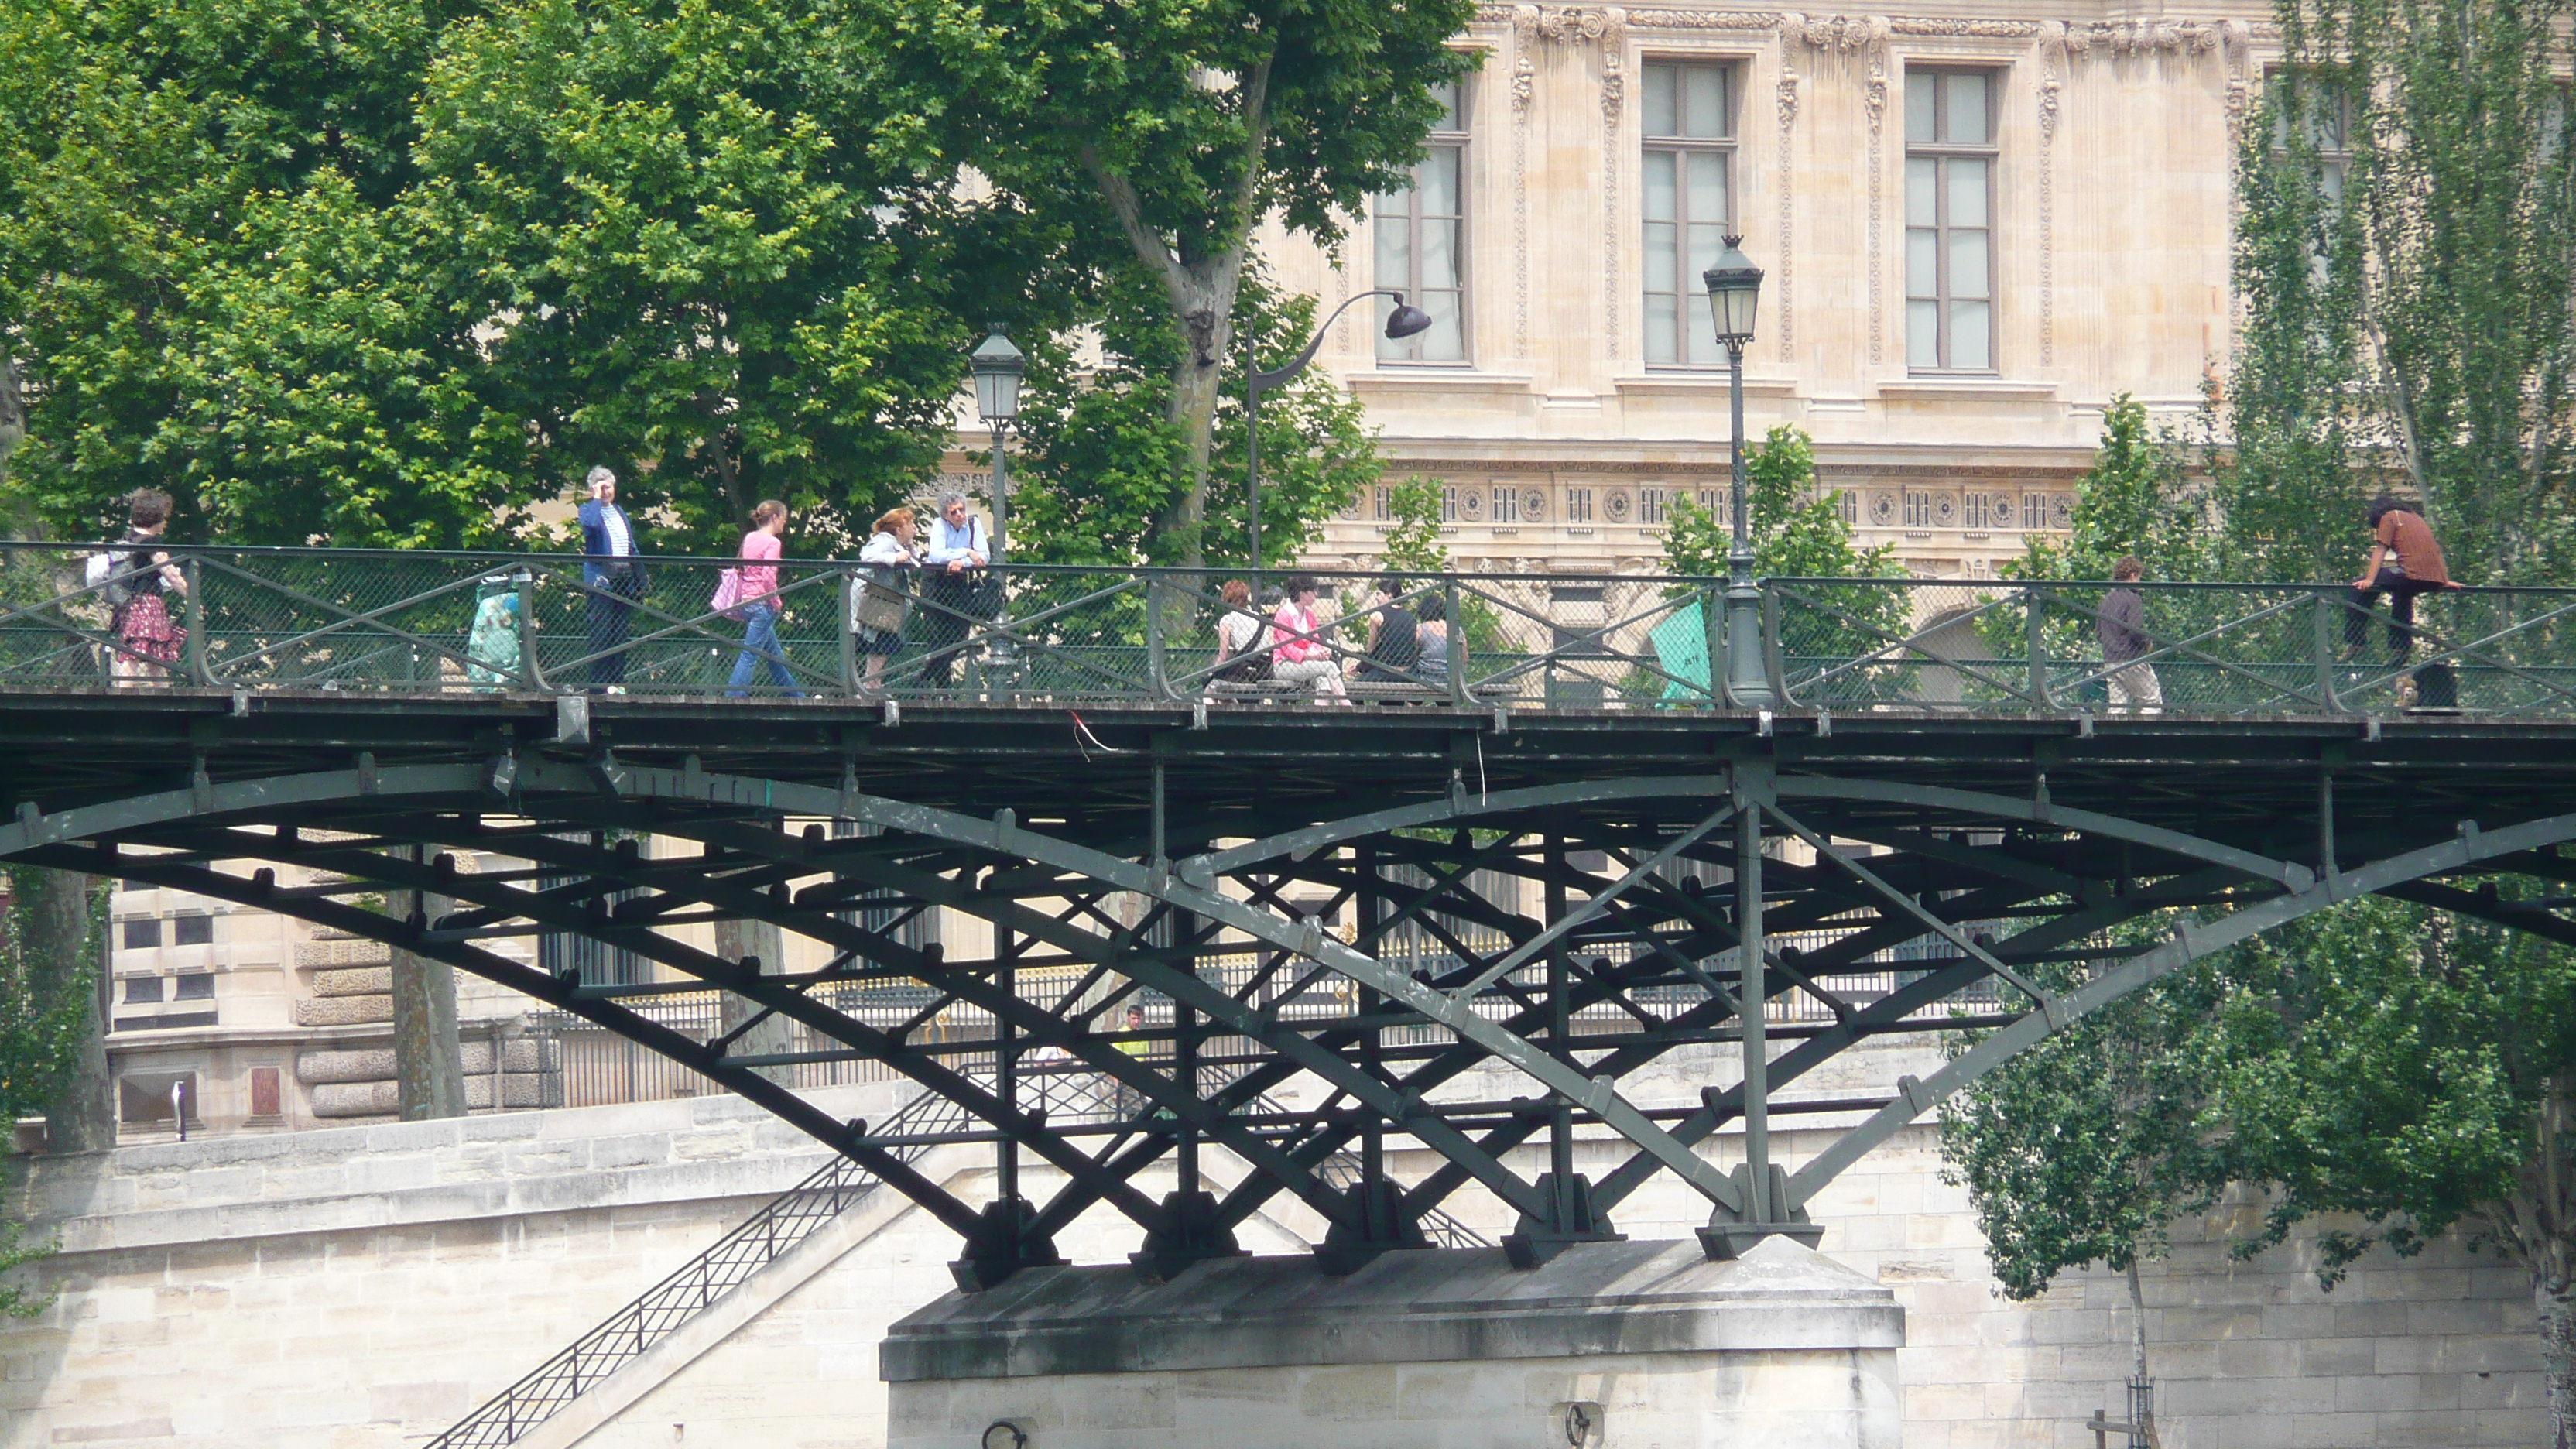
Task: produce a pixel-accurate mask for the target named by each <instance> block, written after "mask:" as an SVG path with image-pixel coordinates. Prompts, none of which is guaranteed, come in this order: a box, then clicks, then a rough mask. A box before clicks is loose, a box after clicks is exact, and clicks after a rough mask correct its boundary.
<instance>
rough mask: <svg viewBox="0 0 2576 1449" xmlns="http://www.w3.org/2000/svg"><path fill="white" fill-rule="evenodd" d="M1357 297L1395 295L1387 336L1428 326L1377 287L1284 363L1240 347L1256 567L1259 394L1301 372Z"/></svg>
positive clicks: (1256, 563)
mask: <svg viewBox="0 0 2576 1449" xmlns="http://www.w3.org/2000/svg"><path fill="white" fill-rule="evenodd" d="M1360 297H1393V298H1394V299H1395V310H1394V311H1392V312H1389V313H1387V314H1386V335H1387V337H1388V338H1389V339H1390V340H1394V341H1401V340H1403V339H1404V338H1407V337H1411V336H1414V335H1415V334H1417V333H1422V332H1427V331H1429V330H1431V314H1430V313H1428V312H1425V311H1423V310H1422V309H1421V308H1419V307H1416V306H1414V305H1413V304H1412V303H1410V302H1407V301H1406V300H1404V294H1403V293H1402V292H1399V291H1396V290H1394V289H1392V288H1380V289H1378V290H1377V291H1374V292H1362V293H1360V295H1359V297H1353V298H1351V300H1350V301H1349V302H1344V303H1343V304H1342V305H1340V306H1338V307H1336V308H1334V309H1333V315H1332V316H1330V317H1327V318H1325V319H1324V325H1323V326H1321V327H1318V328H1316V329H1315V335H1314V336H1312V337H1310V338H1308V339H1306V345H1305V346H1304V347H1303V348H1300V349H1299V350H1298V353H1297V355H1296V356H1295V357H1292V358H1290V359H1289V360H1288V364H1287V365H1286V366H1285V367H1274V368H1272V369H1270V370H1269V371H1268V372H1264V371H1262V370H1261V368H1260V367H1259V366H1257V365H1256V364H1255V363H1254V362H1253V361H1252V356H1251V348H1250V346H1249V345H1247V346H1246V347H1245V349H1244V367H1243V410H1244V414H1245V422H1246V425H1247V427H1248V428H1249V431H1248V432H1247V433H1246V434H1245V438H1244V474H1245V476H1244V502H1245V506H1246V508H1247V509H1248V511H1249V512H1250V514H1251V518H1252V527H1251V535H1252V538H1251V542H1252V566H1253V567H1254V568H1256V569H1258V568H1260V567H1261V395H1262V394H1263V393H1268V392H1276V391H1278V390H1279V389H1280V388H1283V387H1286V386H1287V385H1288V384H1289V382H1290V381H1292V380H1294V379H1295V377H1296V376H1297V374H1299V373H1301V372H1304V371H1305V370H1306V364H1307V363H1310V362H1312V361H1314V360H1315V350H1316V349H1317V348H1319V347H1322V346H1323V345H1324V334H1325V333H1327V332H1330V331H1331V330H1333V324H1334V323H1335V322H1338V321H1340V320H1341V317H1342V314H1343V313H1344V312H1347V311H1349V310H1350V309H1351V305H1352V303H1355V302H1357V301H1359V300H1360Z"/></svg>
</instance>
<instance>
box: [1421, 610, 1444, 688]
mask: <svg viewBox="0 0 2576 1449" xmlns="http://www.w3.org/2000/svg"><path fill="white" fill-rule="evenodd" d="M1413 614H1414V618H1415V619H1416V620H1418V621H1419V622H1420V633H1421V636H1422V657H1421V658H1420V659H1418V660H1416V661H1415V662H1414V665H1413V677H1414V678H1415V679H1418V680H1420V681H1421V682H1423V683H1424V684H1427V685H1430V686H1431V687H1432V688H1434V689H1445V688H1447V687H1448V685H1449V601H1448V600H1447V599H1444V598H1442V597H1441V596H1440V595H1438V594H1424V595H1423V596H1422V602H1420V603H1418V604H1416V605H1414V606H1413Z"/></svg>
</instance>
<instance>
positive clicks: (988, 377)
mask: <svg viewBox="0 0 2576 1449" xmlns="http://www.w3.org/2000/svg"><path fill="white" fill-rule="evenodd" d="M969 359H970V362H971V365H972V367H973V370H974V374H975V411H976V412H977V413H979V414H981V415H982V416H983V419H984V425H985V426H986V427H989V428H991V429H992V430H993V562H995V563H1000V562H1001V561H1002V545H1003V534H1002V530H1003V529H1004V528H1005V527H1006V526H1007V525H1008V524H1009V522H1010V516H1011V479H1010V475H1009V474H1008V473H1007V472H1005V471H1004V470H1003V466H1002V435H1003V434H1004V433H1005V432H1007V431H1008V430H1009V428H1010V426H1011V419H1013V418H1016V417H1018V416H1019V415H1020V372H1021V370H1022V368H1023V367H1025V366H1026V364H1027V362H1028V357H1027V354H1025V353H1023V352H1021V351H1020V349H1018V348H1016V347H1014V346H1012V345H1011V339H1010V338H1008V337H1006V336H1004V335H1003V333H1002V324H1001V323H999V322H995V323H992V324H990V327H989V335H987V336H986V337H985V338H984V340H983V341H982V342H981V343H978V344H977V345H976V347H975V350H974V352H973V353H971V354H969Z"/></svg>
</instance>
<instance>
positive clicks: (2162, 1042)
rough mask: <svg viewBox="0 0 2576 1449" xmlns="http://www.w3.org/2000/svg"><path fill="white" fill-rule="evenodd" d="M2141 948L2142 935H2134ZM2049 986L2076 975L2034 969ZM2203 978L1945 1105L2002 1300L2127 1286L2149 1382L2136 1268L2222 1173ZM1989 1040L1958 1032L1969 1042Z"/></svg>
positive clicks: (2204, 1204) (2039, 1049) (2129, 1002)
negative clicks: (2206, 1059) (2080, 1285)
mask: <svg viewBox="0 0 2576 1449" xmlns="http://www.w3.org/2000/svg"><path fill="white" fill-rule="evenodd" d="M2141 944H2143V941H2142V942H2141ZM2034 969H2036V970H2038V971H2039V974H2040V976H2041V977H2043V978H2046V979H2045V980H2044V984H2046V985H2048V986H2050V987H2052V988H2058V989H2063V988H2066V987H2070V986H2073V985H2075V984H2077V982H2076V979H2075V978H2074V976H2073V975H2072V974H2071V973H2068V972H2066V971H2064V970H2062V969H2058V970H2049V969H2045V968H2034ZM2205 976H2206V973H2197V974H2186V975H2184V976H2181V977H2176V978H2169V979H2168V980H2166V981H2164V982H2161V983H2158V984H2157V985H2156V986H2153V987H2150V988H2148V989H2147V990H2144V991H2141V992H2139V993H2137V994H2135V995H2133V996H2130V997H2128V998H2126V999H2125V1000H2122V1001H2120V1002H2118V1003H2116V1004H2114V1005H2112V1006H2111V1007H2109V1008H2107V1009H2105V1010H2102V1011H2099V1012H2096V1013H2094V1014H2092V1015H2090V1016H2087V1017H2085V1018H2083V1019H2082V1020H2080V1021H2078V1022H2076V1023H2075V1024H2074V1025H2073V1026H2072V1027H2070V1028H2068V1029H2067V1030H2065V1031H2062V1032H2059V1033H2058V1034H2056V1035H2055V1036H2052V1037H2049V1038H2047V1039H2045V1040H2043V1041H2041V1042H2040V1043H2038V1044H2037V1045H2035V1046H2033V1047H2031V1048H2030V1049H2029V1050H2027V1051H2024V1052H2022V1053H2020V1054H2019V1055H2017V1056H2015V1057H2013V1058H2011V1059H2010V1060H2009V1061H2007V1062H2005V1063H2004V1064H2003V1065H2002V1066H2001V1067H1999V1068H1997V1069H1996V1070H1994V1071H1992V1072H1989V1073H1988V1074H1986V1075H1985V1076H1984V1077H1982V1078H1980V1079H1978V1081H1977V1082H1976V1083H1975V1084H1974V1085H1972V1086H1971V1087H1969V1088H1968V1089H1967V1090H1966V1091H1964V1092H1962V1093H1960V1094H1959V1095H1958V1096H1956V1097H1953V1098H1952V1099H1951V1100H1950V1101H1949V1102H1947V1103H1945V1104H1943V1106H1942V1108H1941V1151H1942V1156H1943V1158H1944V1164H1943V1169H1942V1175H1943V1177H1944V1178H1945V1180H1947V1181H1949V1182H1951V1183H1954V1184H1957V1185H1961V1186H1964V1187H1966V1188H1967V1189H1968V1196H1969V1202H1970V1205H1971V1207H1972V1208H1973V1209H1974V1211H1975V1213H1976V1215H1977V1226H1978V1227H1979V1229H1981V1230H1982V1231H1983V1232H1984V1234H1985V1237H1986V1257H1987V1259H1988V1261H1989V1262H1991V1263H1992V1264H1993V1265H1994V1270H1995V1277H1996V1279H1997V1281H1999V1282H2000V1283H2001V1284H2002V1285H2003V1290H2004V1296H2005V1297H2007V1298H2011V1299H2013V1300H2014V1301H2016V1302H2026V1301H2028V1300H2030V1299H2033V1298H2036V1297H2038V1296H2039V1295H2041V1294H2042V1293H2045V1292H2047V1291H2048V1287H2049V1285H2050V1284H2051V1283H2052V1282H2054V1281H2055V1280H2056V1277H2057V1275H2058V1274H2059V1273H2061V1272H2064V1271H2065V1270H2066V1269H2069V1268H2075V1267H2084V1266H2089V1265H2091V1264H2094V1263H2100V1264H2102V1265H2103V1266H2104V1267H2107V1268H2109V1269H2110V1270H2111V1271H2113V1272H2115V1273H2119V1274H2122V1275H2123V1276H2124V1277H2126V1278H2127V1280H2128V1286H2129V1310H2130V1344H2131V1351H2132V1355H2133V1358H2134V1362H2135V1372H2136V1376H2137V1377H2139V1378H2141V1379H2144V1378H2146V1377H2148V1361H2147V1330H2146V1301H2145V1292H2144V1289H2143V1286H2142V1285H2141V1283H2140V1281H2139V1273H2138V1265H2139V1263H2141V1262H2142V1261H2145V1260H2147V1259H2151V1258H2158V1257H2162V1256H2164V1254H2165V1252H2166V1251H2167V1250H2168V1248H2169V1247H2170V1239H2169V1237H2168V1229H2169V1228H2170V1227H2171V1225H2172V1223H2173V1222H2174V1220H2175V1219H2176V1218H2179V1217H2183V1216H2186V1215H2189V1214H2193V1213H2198V1212H2203V1211H2206V1210H2207V1209H2208V1208H2210V1207H2211V1206H2213V1205H2214V1204H2215V1203H2216V1202H2217V1200H2218V1195H2219V1193H2220V1192H2221V1191H2222V1190H2223V1189H2224V1188H2225V1186H2226V1184H2227V1180H2228V1173H2227V1170H2226V1165H2225V1163H2224V1161H2223V1159H2222V1156H2221V1153H2220V1152H2219V1150H2218V1148H2217V1145H2216V1143H2215V1142H2214V1140H2213V1138H2212V1136H2211V1134H2210V1133H2209V1130H2208V1128H2207V1126H2206V1125H2205V1122H2204V1112H2205V1108H2206V1105H2207V1103H2206V1097H2207V1093H2206V1084H2205V1082H2204V1081H2203V1079H2202V1077H2201V1073H2200V1069H2201V1067H2202V1065H2203V1063H2202V1061H2201V1059H2200V1056H2199V1055H2198V1053H2197V1052H2196V1050H2195V1047H2196V1046H2197V1038H2198V1032H2199V1029H2200V1026H2201V1023H2202V1021H2203V1020H2204V1018H2205V1015H2206V1012H2207V1008H2208V1001H2207V999H2206V998H2207V995H2208V989H2209V988H2208V986H2207V983H2206V980H2205ZM1983 1036H1984V1034H1983V1033H1961V1034H1960V1035H1959V1036H1958V1037H1957V1038H1955V1039H1954V1040H1953V1042H1952V1043H1951V1045H1952V1047H1953V1049H1954V1050H1957V1051H1964V1050H1966V1049H1967V1048H1968V1047H1971V1046H1974V1045H1975V1044H1976V1043H1977V1042H1978V1041H1979V1040H1982V1039H1983Z"/></svg>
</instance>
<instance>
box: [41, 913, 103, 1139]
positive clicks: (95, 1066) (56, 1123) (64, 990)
mask: <svg viewBox="0 0 2576 1449" xmlns="http://www.w3.org/2000/svg"><path fill="white" fill-rule="evenodd" d="M27 874H29V875H32V876H33V877H34V878H35V879H34V887H35V889H34V893H33V894H34V899H33V900H32V901H31V902H30V903H29V907H30V908H29V910H28V913H27V937H26V952H27V957H28V962H29V968H30V969H29V971H28V973H27V974H28V978H29V979H30V980H31V981H32V982H34V983H35V987H36V991H37V993H38V1000H39V1003H40V1004H41V1005H43V1006H45V1007H51V1006H53V1005H54V1004H55V1003H57V1002H60V1001H62V1000H64V998H65V997H66V996H67V995H72V994H76V995H77V996H78V997H79V998H80V1001H81V1003H82V1009H83V1020H82V1023H81V1031H80V1041H79V1045H78V1047H77V1048H76V1054H75V1056H74V1058H73V1061H72V1069H71V1075H70V1077H69V1078H68V1079H67V1080H66V1081H65V1082H64V1083H63V1090H62V1095H60V1096H59V1097H56V1098H55V1099H54V1105H53V1107H52V1108H51V1109H50V1110H48V1111H47V1112H46V1113H45V1137H46V1140H47V1142H48V1143H49V1144H50V1146H51V1148H52V1150H53V1151H56V1152H104V1151H106V1150H107V1149H109V1148H111V1147H114V1146H115V1145H116V1083H115V1081H114V1080H113V1079H112V1078H111V1077H110V1076H109V1074H108V1062H107V1021H106V1018H107V1011H106V1008H105V1006H104V1005H103V1003H104V1002H105V1001H106V1000H107V993H108V976H109V974H110V973H109V971H108V966H107V951H106V949H105V941H106V936H105V934H104V932H105V930H106V927H105V924H104V920H103V917H104V916H105V912H104V910H102V909H101V903H100V896H101V895H103V894H104V889H105V886H106V882H105V881H103V880H101V879H100V878H99V877H97V876H94V875H83V874H79V873H76V872H73V871H61V870H38V871H30V872H28V873H27ZM93 941H95V942H97V943H99V944H98V945H97V946H95V947H93V945H92V942H93Z"/></svg>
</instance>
